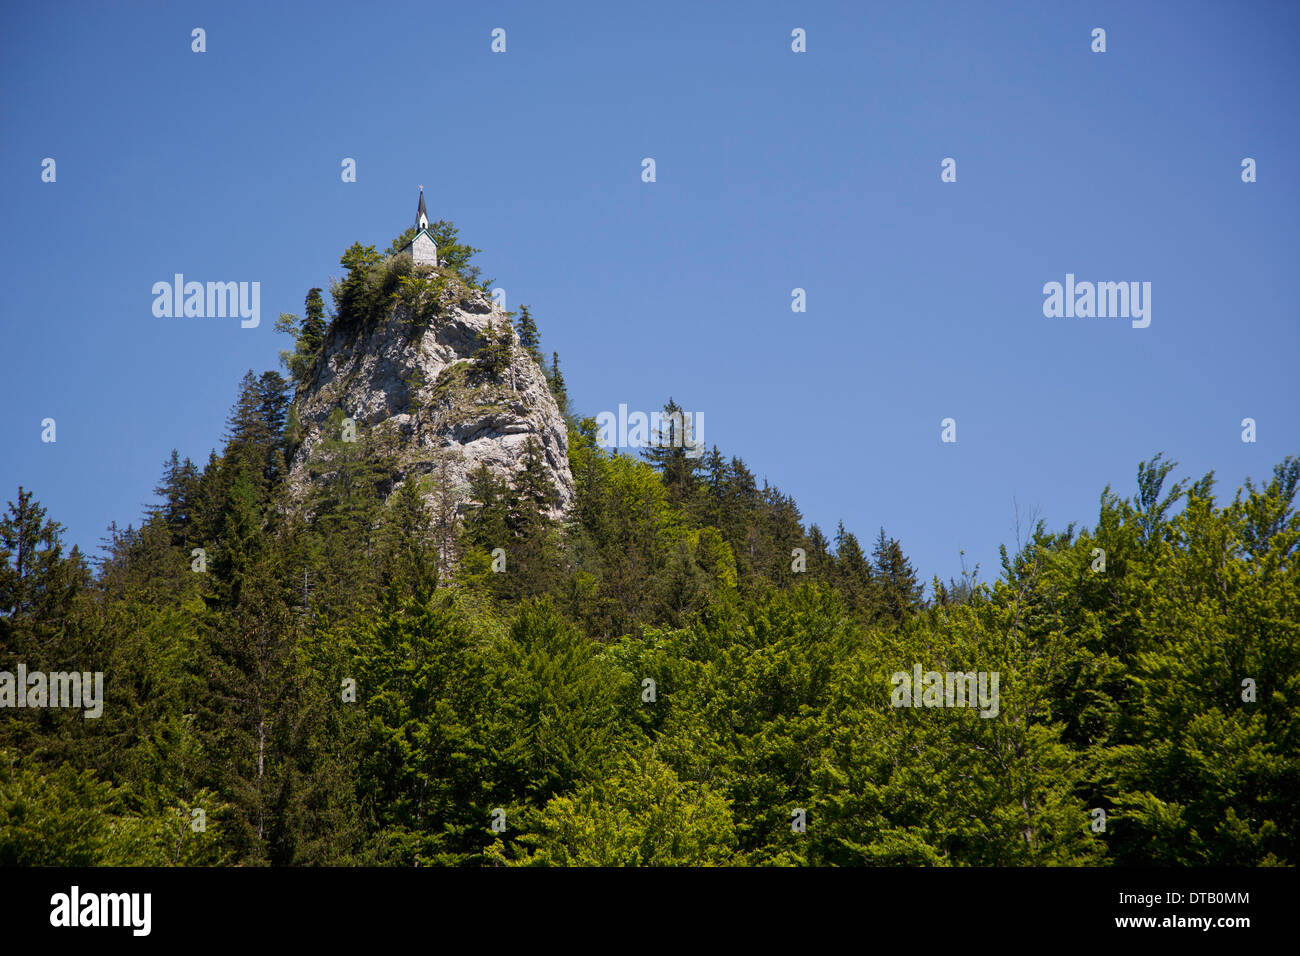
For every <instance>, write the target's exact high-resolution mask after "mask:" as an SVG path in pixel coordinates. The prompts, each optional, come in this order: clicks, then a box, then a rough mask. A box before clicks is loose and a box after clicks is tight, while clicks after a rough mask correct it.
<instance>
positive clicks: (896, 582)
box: [871, 528, 921, 623]
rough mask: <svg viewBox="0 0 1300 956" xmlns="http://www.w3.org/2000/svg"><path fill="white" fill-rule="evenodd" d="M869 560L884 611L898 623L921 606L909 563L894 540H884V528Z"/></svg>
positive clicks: (919, 590)
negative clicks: (870, 560) (871, 562)
mask: <svg viewBox="0 0 1300 956" xmlns="http://www.w3.org/2000/svg"><path fill="white" fill-rule="evenodd" d="M871 557H872V561H873V568H872V570H873V571H874V575H873V578H874V580H875V583H876V586H877V588H878V590H879V591H880V593H881V595H882V597H883V601H884V609H885V612H886V613H887V614H888V615H889V617H891V618H892V619H893V620H895V621H898V622H900V623H901V622H902V621H903V620H904V619H905V618H907V616H908V615H909V614H911V613H912V612H913V611H915V610H916V608H917V607H918V606H920V603H921V587H920V585H919V584H917V581H916V572H915V571H914V570H913V569H912V563H911V562H910V561H908V560H907V557H906V556H905V555H904V554H903V549H902V546H900V545H899V543H898V541H897V540H895V539H894V538H886V537H885V529H884V528H881V529H880V537H879V538H878V539H877V540H876V546H875V548H874V549H873V550H872V552H871Z"/></svg>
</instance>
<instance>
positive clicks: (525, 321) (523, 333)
mask: <svg viewBox="0 0 1300 956" xmlns="http://www.w3.org/2000/svg"><path fill="white" fill-rule="evenodd" d="M515 327H516V330H517V331H518V332H519V344H520V345H521V346H522V347H523V349H524V351H525V352H527V353H528V354H529V355H531V356H532V357H533V361H534V362H536V363H537V364H538V365H541V364H542V352H541V344H542V340H541V336H540V334H539V333H538V331H537V323H536V322H534V321H533V315H532V313H531V312H529V311H528V306H526V305H521V306H520V307H519V318H518V319H516V320H515Z"/></svg>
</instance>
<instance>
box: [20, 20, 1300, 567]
mask: <svg viewBox="0 0 1300 956" xmlns="http://www.w3.org/2000/svg"><path fill="white" fill-rule="evenodd" d="M195 27H202V28H203V29H204V30H205V31H206V46H207V50H206V52H204V53H195V52H192V50H191V45H192V39H191V31H192V30H193V29H194V28H195ZM1096 27H1101V28H1104V29H1105V30H1106V52H1104V53H1094V52H1092V50H1091V45H1092V42H1093V41H1092V31H1093V29H1094V28H1096ZM495 28H501V29H504V30H505V32H506V52H504V53H493V52H492V50H491V44H492V36H491V34H492V31H493V30H494V29H495ZM795 28H802V29H804V30H805V31H806V36H807V41H806V42H807V52H804V53H795V52H793V51H792V50H791V44H792V38H791V31H792V30H794V29H795ZM1298 53H1300V5H1297V4H1294V3H1287V4H1282V3H1249V4H1245V3H1240V2H1224V3H1214V4H1206V3H1188V2H1176V3H1173V2H1171V3H1141V4H1134V3H1130V2H1122V3H1087V4H1081V3H1056V2H1053V3H1037V2H1033V3H1017V4H1007V3H978V4H975V3H955V2H954V3H935V4H926V3H913V2H908V3H895V4H863V3H853V2H850V3H842V4H840V3H764V2H745V3H726V4H722V3H716V4H715V3H706V4H701V3H698V2H692V3H664V2H656V3H652V4H637V5H633V4H609V3H591V4H565V3H558V2H557V3H546V4H540V3H517V4H437V3H428V2H424V3H401V2H390V3H383V4H373V5H370V4H361V3H355V2H349V3H312V4H301V5H296V6H294V5H289V4H276V3H261V2H259V3H233V2H227V0H222V2H219V3H195V4H184V5H181V4H161V3H158V4H144V3H137V4H113V5H107V4H91V3H86V4H63V3H41V4H36V3H28V4H22V5H17V4H12V5H6V7H5V10H4V12H3V14H0V75H2V76H3V82H4V95H3V98H2V99H0V260H2V261H3V263H4V265H3V270H4V277H5V282H4V293H3V296H2V297H0V321H2V322H3V333H4V348H3V355H4V360H3V369H4V374H3V380H2V384H0V397H2V398H3V402H4V405H3V407H4V414H3V416H0V452H2V463H0V502H3V500H6V499H12V498H14V497H15V496H16V493H17V487H18V485H19V484H22V485H24V486H26V487H28V488H30V489H32V490H33V491H34V492H35V494H36V496H37V498H38V499H39V500H40V501H41V502H42V503H43V504H44V505H45V506H47V507H48V508H49V510H50V513H51V516H52V517H53V518H55V519H56V520H59V521H61V522H63V523H64V524H65V525H66V526H67V528H68V537H69V540H70V541H71V542H76V543H79V544H81V545H82V546H83V548H89V549H92V550H93V549H94V548H96V547H97V543H98V540H99V538H100V536H101V535H102V534H103V532H104V528H105V527H106V526H107V524H108V523H109V522H110V521H112V520H116V521H117V522H118V523H119V524H121V525H123V526H125V525H126V524H127V523H129V522H130V523H136V524H138V523H139V520H140V515H141V511H142V508H143V506H144V505H146V503H148V502H149V501H150V500H151V498H152V495H151V489H152V488H153V487H154V485H155V484H156V483H157V481H158V478H159V476H160V474H161V470H162V465H163V462H164V460H165V459H166V457H167V456H168V454H169V452H170V451H171V449H172V448H176V449H178V450H179V451H180V453H181V454H182V455H183V456H190V457H192V458H193V459H195V461H196V462H198V463H199V464H202V462H203V461H205V460H206V458H207V455H208V452H209V450H210V449H212V448H214V447H219V446H220V441H221V436H222V433H223V429H224V422H225V418H226V415H227V413H228V411H229V408H230V405H231V404H232V402H233V401H234V398H235V393H236V387H237V384H238V381H239V378H240V376H241V375H242V374H243V372H244V371H246V370H247V369H250V368H251V369H254V370H256V371H258V372H260V371H262V370H264V369H267V368H275V367H278V359H277V355H278V351H279V350H280V349H281V348H284V347H285V346H286V342H285V340H284V339H283V337H281V336H277V335H276V334H275V333H274V331H273V328H272V326H273V324H274V319H275V317H276V315H277V314H278V313H280V312H282V311H287V312H295V313H301V311H302V302H303V297H304V295H305V294H306V291H307V290H308V289H309V288H310V287H312V286H323V287H324V286H326V284H327V281H328V278H329V277H330V276H331V275H334V276H337V275H339V274H340V272H341V271H342V270H341V269H340V267H339V264H338V259H339V256H340V255H341V254H342V252H343V250H344V249H345V248H346V247H347V246H348V245H350V244H351V243H352V242H354V241H358V240H359V241H361V242H363V243H366V244H374V245H376V246H378V247H379V248H380V249H381V250H383V249H384V248H386V247H387V245H388V243H389V241H390V240H391V239H392V238H393V237H394V236H395V235H397V234H398V233H400V232H401V231H402V229H404V228H405V227H406V226H408V225H410V223H411V222H412V221H413V218H414V213H415V204H416V197H417V189H416V187H417V185H419V184H423V185H424V187H425V191H426V195H427V197H428V203H429V211H430V213H431V215H432V217H433V218H435V219H438V218H446V219H450V220H452V221H454V222H455V223H456V224H457V225H458V226H459V227H460V230H461V237H462V239H464V240H466V241H468V242H469V243H471V244H472V245H475V246H478V247H480V248H482V249H483V250H484V251H483V253H482V254H481V255H480V256H479V261H480V263H481V264H482V266H483V267H484V269H485V272H486V274H487V275H489V276H494V277H496V279H497V283H496V284H497V285H499V286H500V287H502V288H504V289H505V290H506V296H507V306H508V307H509V308H511V309H514V308H517V307H518V305H519V304H520V303H525V304H528V305H529V306H531V307H532V309H533V312H534V315H535V316H536V318H537V320H538V324H539V326H540V327H541V331H542V339H543V341H542V344H543V348H544V349H545V350H546V351H547V352H548V353H549V351H551V350H556V351H558V352H559V353H560V358H561V363H562V368H563V371H564V373H565V377H566V379H567V382H568V386H569V390H570V395H571V397H572V399H573V403H574V405H575V407H576V409H577V410H578V411H579V412H580V413H584V414H591V415H595V414H596V413H597V412H600V411H603V410H616V409H617V408H618V405H619V404H620V403H626V404H627V405H628V407H629V408H630V409H633V410H635V409H642V410H645V411H650V410H653V409H656V408H659V407H660V406H661V405H662V404H663V403H664V401H665V400H666V399H667V398H668V397H669V396H670V395H671V396H672V397H674V398H675V399H676V400H677V401H678V403H679V404H681V405H682V406H683V407H684V408H686V409H687V410H692V411H697V412H703V414H704V422H705V426H704V438H705V440H706V441H707V442H708V443H709V444H715V443H716V444H717V445H718V446H719V447H720V448H721V449H722V450H723V452H724V453H726V454H729V455H733V454H734V455H739V456H741V457H742V458H744V459H745V461H746V462H747V463H748V464H749V465H750V467H751V468H752V469H753V470H754V472H755V473H756V475H757V476H758V477H759V479H760V481H761V480H762V479H763V478H764V477H765V478H766V479H767V480H768V481H770V482H771V483H773V484H775V485H777V486H779V487H780V488H781V489H782V490H783V491H785V492H787V493H789V494H792V495H793V496H794V497H795V498H796V500H797V501H798V502H799V504H800V506H801V508H802V510H803V514H804V518H805V521H806V522H807V521H816V522H817V523H819V524H820V525H821V526H822V527H823V529H824V530H826V531H827V533H828V534H831V533H833V531H834V528H835V524H836V522H837V521H838V520H840V519H841V518H842V519H843V520H844V522H845V524H846V526H847V527H848V528H849V529H850V530H853V531H855V532H856V533H857V534H858V535H859V537H860V538H862V539H863V540H864V543H869V541H870V539H872V538H874V536H875V533H876V531H877V529H878V528H879V527H880V526H881V525H883V526H884V527H885V529H886V531H887V532H888V533H889V534H891V535H893V536H896V537H898V538H899V539H900V540H901V541H902V543H903V547H904V549H905V551H906V552H907V553H908V554H909V556H910V557H911V558H912V560H913V562H914V564H915V565H916V567H917V569H918V572H919V573H920V574H921V576H922V577H923V578H925V579H926V580H928V579H929V577H930V576H931V575H932V574H935V573H938V574H940V575H941V576H943V577H948V576H951V575H956V574H957V573H958V571H959V567H960V564H959V557H958V552H959V550H960V549H965V551H966V554H967V560H968V562H970V563H974V562H976V561H978V562H980V563H981V564H982V566H983V567H982V571H983V575H982V576H983V577H986V578H987V577H989V576H993V575H995V573H996V565H997V559H996V554H997V546H998V544H999V543H1003V542H1008V543H1010V542H1013V541H1014V531H1013V527H1012V525H1013V517H1014V510H1015V506H1014V504H1013V502H1018V504H1019V506H1020V509H1021V512H1022V514H1028V513H1031V512H1033V511H1034V510H1037V511H1038V512H1039V513H1041V516H1042V517H1043V518H1045V519H1046V520H1047V521H1048V524H1049V526H1050V527H1054V528H1055V527H1063V526H1064V525H1065V524H1067V523H1068V522H1070V521H1079V522H1086V523H1091V522H1093V521H1094V520H1095V518H1096V514H1097V500H1098V495H1099V494H1100V492H1101V491H1102V489H1103V488H1104V487H1105V486H1106V485H1107V484H1108V483H1109V484H1111V485H1112V486H1113V487H1114V488H1115V489H1116V490H1117V491H1120V492H1121V493H1123V494H1126V495H1127V494H1131V493H1132V492H1133V490H1134V474H1135V471H1136V468H1137V464H1138V462H1139V461H1141V460H1143V459H1146V458H1149V457H1151V456H1152V455H1153V454H1155V453H1156V452H1158V451H1164V452H1165V453H1166V455H1167V456H1169V457H1172V458H1174V459H1176V460H1178V461H1180V462H1181V463H1182V466H1181V468H1180V469H1179V473H1180V474H1186V475H1190V476H1192V477H1199V476H1200V475H1201V474H1203V473H1205V472H1206V471H1209V470H1211V469H1214V470H1216V472H1217V474H1218V476H1219V480H1220V485H1219V490H1220V493H1221V494H1223V495H1226V496H1229V497H1230V495H1231V493H1232V491H1234V490H1235V488H1236V487H1237V485H1238V484H1239V483H1240V482H1241V480H1242V479H1243V478H1244V477H1246V476H1247V475H1250V476H1254V477H1256V478H1265V477H1267V475H1268V473H1269V472H1270V470H1271V467H1272V466H1273V464H1274V463H1276V462H1278V461H1280V460H1281V459H1282V458H1283V457H1284V456H1285V455H1287V454H1292V453H1297V452H1300V426H1298V425H1297V417H1296V413H1297V411H1298V410H1300V409H1298V408H1297V401H1296V397H1297V391H1298V390H1300V387H1298V386H1297V374H1296V370H1297V355H1298V352H1300V349H1298V348H1297V346H1298V345H1300V334H1297V324H1298V322H1300V314H1298V313H1297V306H1296V295H1295V286H1296V282H1297V280H1298V279H1300V269H1298V268H1297V266H1298V265H1300V239H1298V236H1300V230H1298V224H1300V215H1298V213H1300V191H1298V190H1300V186H1298V185H1297V183H1300V173H1298V172H1297V167H1296V162H1297V159H1298V158H1300V137H1298V136H1297V130H1298V124H1300V109H1297V94H1298V93H1300V82H1297V73H1298V72H1300V70H1298V68H1297V62H1298V61H1300V57H1298V56H1297V54H1298ZM46 157H49V158H52V159H54V160H55V162H56V167H55V169H56V180H55V182H53V183H48V182H42V160H43V159H45V158H46ZM349 157H350V158H353V159H355V160H356V168H357V181H356V182H355V183H345V182H343V181H342V177H341V163H342V161H343V160H344V159H345V158H349ZM646 157H651V158H653V159H654V160H655V163H656V175H657V181H656V182H654V183H646V182H643V181H642V160H643V159H644V158H646ZM946 157H951V158H953V159H954V160H955V161H956V174H957V181H956V182H954V183H945V182H941V179H940V172H941V168H940V164H941V161H942V160H943V159H944V158H946ZM1245 157H1251V158H1253V159H1254V160H1255V161H1256V164H1257V179H1258V181H1257V182H1254V183H1249V184H1248V183H1243V182H1242V168H1241V163H1242V160H1243V158H1245ZM175 273H183V274H184V275H185V276H186V278H187V279H193V280H198V281H205V282H206V281H247V282H252V281H257V282H260V283H261V286H260V288H261V324H260V326H259V327H258V328H255V329H245V328H241V327H240V322H239V320H238V319H217V318H212V319H195V318H191V319H167V318H156V317H155V316H154V314H153V311H152V304H153V295H152V293H151V289H152V286H153V284H154V283H155V282H159V281H167V282H170V281H171V279H172V276H173V275H174V274H175ZM1067 273H1071V274H1074V275H1075V276H1076V279H1077V280H1078V281H1085V280H1087V281H1126V282H1132V281H1136V282H1150V283H1151V290H1152V291H1151V324H1150V326H1149V327H1148V328H1144V329H1137V328H1133V327H1132V326H1131V323H1130V322H1129V321H1128V320H1126V319H1116V318H1104V319H1103V318H1047V317H1045V316H1044V314H1043V303H1044V293H1043V286H1044V284H1045V283H1048V282H1052V281H1057V282H1062V283H1063V282H1064V281H1065V276H1066V274H1067ZM795 288H802V289H805V290H806V297H807V311H806V312H805V313H794V312H792V310H791V301H792V299H791V291H792V290H793V289H795ZM947 417H951V418H953V419H955V420H956V423H957V441H956V443H955V444H945V443H943V442H941V441H940V431H941V428H940V422H941V420H942V419H944V418H947ZM1246 417H1251V418H1254V419H1255V420H1256V422H1257V429H1258V431H1257V436H1258V438H1257V441H1256V442H1255V443H1253V444H1251V443H1244V442H1243V441H1242V440H1241V432H1242V427H1241V421H1242V419H1243V418H1246ZM45 418H53V419H55V421H56V427H57V440H56V442H54V443H53V444H51V443H44V442H42V440H41V435H42V425H41V423H42V420H43V419H45Z"/></svg>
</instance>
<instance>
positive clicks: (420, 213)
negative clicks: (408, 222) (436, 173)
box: [415, 186, 429, 229]
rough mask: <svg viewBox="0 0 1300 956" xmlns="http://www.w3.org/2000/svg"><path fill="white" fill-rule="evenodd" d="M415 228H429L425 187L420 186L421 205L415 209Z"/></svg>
mask: <svg viewBox="0 0 1300 956" xmlns="http://www.w3.org/2000/svg"><path fill="white" fill-rule="evenodd" d="M415 228H416V229H428V228H429V210H427V209H425V208H424V187H423V186H421V187H420V206H419V208H418V209H416V210H415Z"/></svg>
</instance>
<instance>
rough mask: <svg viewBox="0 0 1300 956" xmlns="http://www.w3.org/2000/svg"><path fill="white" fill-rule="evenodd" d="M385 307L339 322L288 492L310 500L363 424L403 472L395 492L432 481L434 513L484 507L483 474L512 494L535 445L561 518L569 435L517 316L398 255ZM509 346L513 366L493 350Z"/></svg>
mask: <svg viewBox="0 0 1300 956" xmlns="http://www.w3.org/2000/svg"><path fill="white" fill-rule="evenodd" d="M374 276H375V277H374V280H373V281H374V286H375V288H374V290H368V291H367V294H369V295H370V296H371V297H370V300H369V301H371V302H372V303H376V305H372V306H371V307H370V308H369V312H368V315H366V316H363V317H362V318H361V319H359V320H356V319H354V320H352V321H351V322H344V321H343V319H341V318H340V319H336V320H335V323H334V327H332V328H331V330H330V332H329V334H328V335H327V336H326V338H325V342H324V344H323V346H322V348H321V353H320V355H319V357H318V358H317V359H316V362H315V365H314V366H313V368H312V371H311V374H310V375H309V376H308V378H307V380H306V382H305V384H304V386H303V387H300V388H299V390H298V394H297V395H296V396H295V400H294V405H293V410H292V419H293V420H292V421H291V430H292V431H293V432H294V433H295V437H296V438H297V442H298V444H297V447H296V449H295V450H294V452H293V455H292V460H291V465H290V475H289V482H290V487H291V489H292V491H293V493H294V497H295V498H296V499H297V500H299V501H302V500H305V498H306V497H307V493H308V492H309V491H310V486H311V483H312V482H313V481H316V480H319V478H320V476H321V474H322V473H324V472H326V471H327V470H328V467H329V465H328V459H329V456H328V455H327V454H326V453H325V452H326V449H327V447H328V445H329V443H330V442H331V441H336V440H338V439H339V438H340V435H342V440H343V441H348V440H350V439H349V437H348V436H347V435H346V434H345V432H346V430H347V429H348V428H349V426H348V423H347V422H346V421H344V420H343V419H344V418H347V419H351V420H352V421H353V422H355V429H354V432H355V435H356V440H357V441H364V442H368V443H370V444H371V445H376V444H378V445H382V447H383V448H384V449H385V452H386V460H392V461H395V462H396V466H395V470H394V473H393V474H392V476H391V481H389V482H386V483H384V482H381V485H383V486H384V487H383V488H382V490H383V492H384V493H391V491H392V490H395V489H396V488H397V487H398V486H399V485H400V484H401V483H402V482H403V481H405V480H407V478H408V477H410V476H411V475H416V476H419V475H429V476H430V479H431V480H430V481H428V482H425V483H424V484H425V485H426V486H427V487H428V488H429V489H432V491H426V495H425V500H426V503H427V504H429V506H430V507H431V508H432V507H434V498H435V493H436V497H437V499H438V503H439V504H440V505H443V506H445V504H446V502H447V500H448V498H450V499H451V501H452V502H453V505H454V509H455V511H456V513H458V514H464V512H465V511H466V510H467V509H468V508H471V507H473V506H474V504H475V503H474V502H473V501H472V499H471V495H470V489H469V475H470V473H471V472H472V471H474V470H475V469H476V468H477V467H478V466H479V465H480V464H484V465H486V466H487V467H488V469H489V470H491V471H492V472H493V473H495V474H496V475H498V476H499V477H501V478H504V479H505V480H506V481H507V482H509V483H510V484H511V485H512V486H513V484H514V482H515V479H516V477H517V476H518V474H519V473H520V472H521V471H522V470H523V468H524V465H525V460H526V456H527V446H528V444H529V442H530V440H535V441H536V443H537V448H538V449H540V453H541V456H542V458H543V462H544V466H545V469H546V472H547V474H548V476H549V477H550V479H551V482H552V484H553V485H554V487H555V490H556V493H557V500H556V502H555V507H554V508H553V509H552V511H551V514H552V516H553V517H560V516H561V515H562V514H563V512H564V511H565V510H566V509H567V508H568V507H569V504H570V502H571V501H572V499H573V476H572V475H571V474H570V471H569V460H568V433H567V431H566V429H565V423H564V418H563V416H562V414H561V412H560V409H559V408H558V407H557V405H556V402H555V399H554V397H553V396H552V395H551V392H550V389H549V387H548V383H547V379H546V376H545V375H544V374H543V372H542V369H541V368H540V367H539V366H538V364H537V362H536V361H535V360H534V358H533V357H532V356H531V355H530V354H529V353H528V352H527V351H525V350H524V349H523V348H522V347H521V346H520V343H519V339H518V336H517V335H516V334H515V331H514V329H513V327H512V325H511V321H510V318H509V317H508V316H507V315H505V314H504V313H503V312H502V311H501V310H500V309H499V308H497V307H496V306H495V305H494V304H493V302H492V300H491V299H490V298H489V297H488V296H487V295H486V294H485V293H483V292H482V291H481V290H480V289H478V288H476V287H474V286H472V285H469V284H467V283H465V282H463V281H461V280H460V279H459V277H457V276H456V275H455V274H454V273H451V272H449V271H448V270H445V269H434V268H430V267H428V266H423V265H414V264H413V263H412V262H411V259H410V257H409V256H396V257H390V258H389V259H387V260H385V261H384V263H383V264H382V265H381V266H379V267H377V268H376V269H375V271H374ZM498 336H505V337H508V341H509V343H510V347H509V349H508V352H509V354H508V356H505V355H502V351H501V350H499V349H498V348H497V347H494V344H493V340H494V339H495V338H497V337H498Z"/></svg>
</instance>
